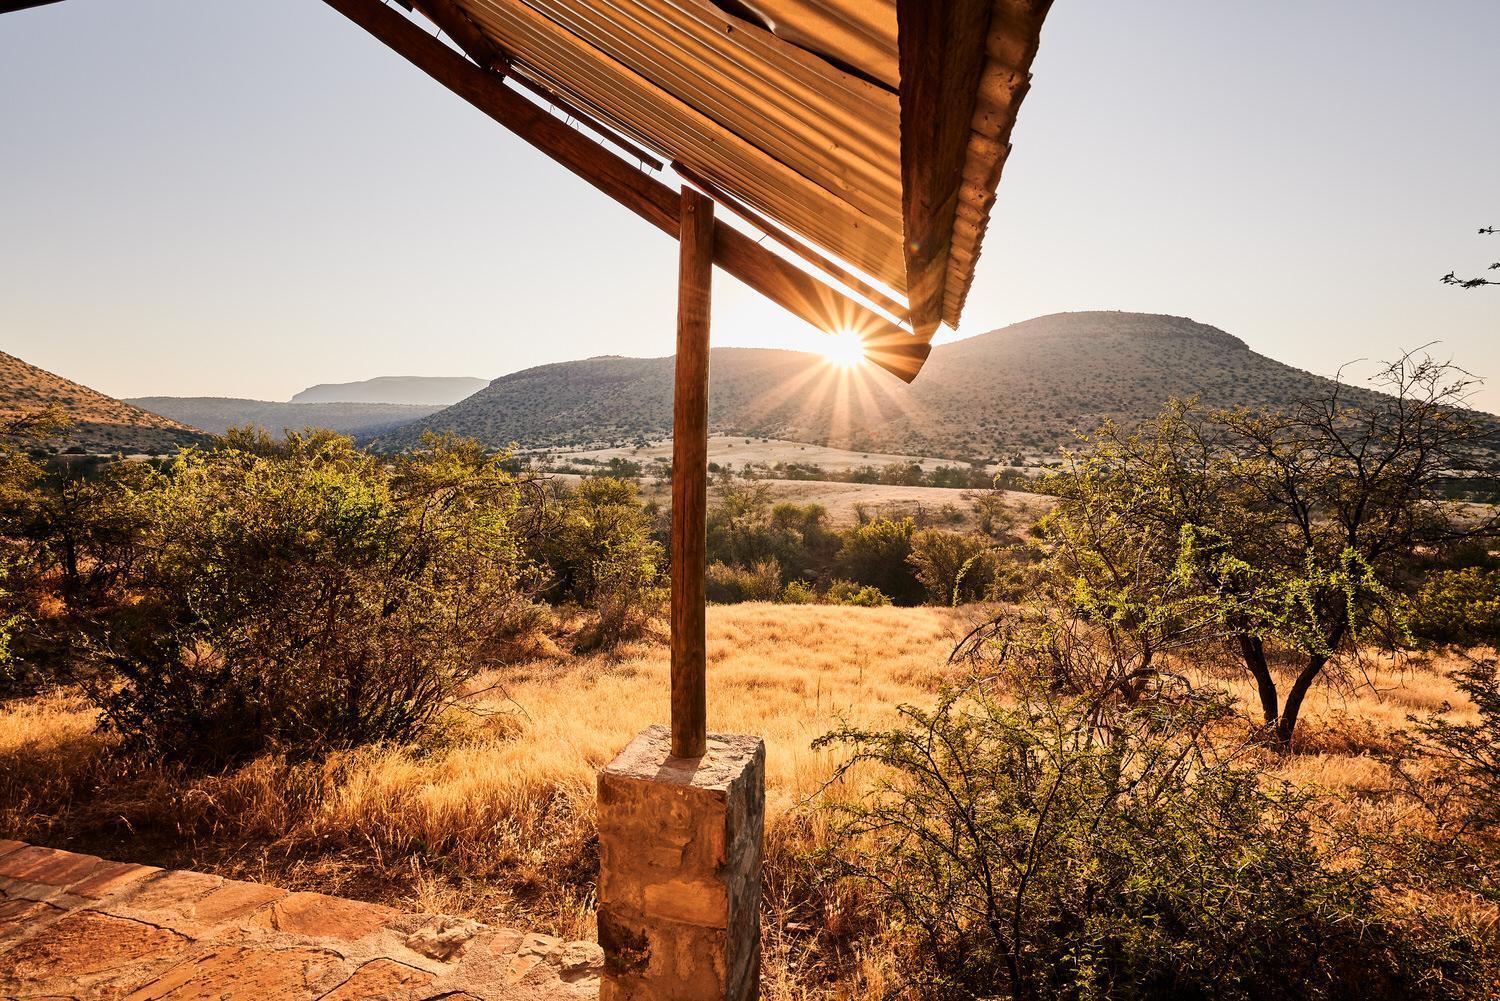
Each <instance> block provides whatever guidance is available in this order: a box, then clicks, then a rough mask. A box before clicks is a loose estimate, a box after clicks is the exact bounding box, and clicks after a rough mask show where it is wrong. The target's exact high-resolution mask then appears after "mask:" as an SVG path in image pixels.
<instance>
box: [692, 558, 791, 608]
mask: <svg viewBox="0 0 1500 1001" xmlns="http://www.w3.org/2000/svg"><path fill="white" fill-rule="evenodd" d="M704 587H705V589H706V591H707V593H708V600H709V601H714V602H718V603H720V604H723V605H734V604H738V603H739V602H742V601H775V600H776V599H778V598H780V597H781V567H780V566H778V565H777V563H776V561H775V560H764V561H762V562H760V563H757V564H756V565H755V566H754V567H751V568H748V569H747V568H745V567H735V566H730V565H728V564H726V563H710V564H709V565H708V572H707V575H706V577H705V579H704Z"/></svg>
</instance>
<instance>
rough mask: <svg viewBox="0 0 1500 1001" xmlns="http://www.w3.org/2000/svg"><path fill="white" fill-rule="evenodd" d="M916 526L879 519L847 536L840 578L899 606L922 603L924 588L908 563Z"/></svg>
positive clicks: (906, 521) (840, 558)
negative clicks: (888, 599)
mask: <svg viewBox="0 0 1500 1001" xmlns="http://www.w3.org/2000/svg"><path fill="white" fill-rule="evenodd" d="M915 531H916V523H915V522H914V521H913V520H912V519H910V518H902V519H900V520H894V519H889V518H876V519H874V520H872V521H867V522H865V523H864V524H861V525H856V526H855V527H854V528H851V529H849V530H848V531H847V532H845V533H844V542H843V546H842V547H841V548H840V549H839V555H838V560H837V561H836V566H837V569H838V573H839V576H841V577H844V578H846V579H848V580H852V581H855V582H857V583H860V584H868V585H870V586H871V587H874V588H877V589H879V591H880V592H881V593H882V594H884V595H886V596H887V597H889V598H890V599H891V600H892V601H894V602H895V603H896V604H898V605H914V604H917V603H918V602H920V601H921V600H922V585H921V583H920V582H918V580H917V576H916V570H915V568H914V567H913V566H912V565H911V563H910V562H909V561H908V559H909V557H910V556H911V543H912V535H913V534H914V533H915Z"/></svg>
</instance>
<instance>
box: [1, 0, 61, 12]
mask: <svg viewBox="0 0 1500 1001" xmlns="http://www.w3.org/2000/svg"><path fill="white" fill-rule="evenodd" d="M57 2H58V0H0V14H10V13H12V12H14V11H18V10H26V9H27V8H28V7H45V6H47V5H48V4H49V3H57Z"/></svg>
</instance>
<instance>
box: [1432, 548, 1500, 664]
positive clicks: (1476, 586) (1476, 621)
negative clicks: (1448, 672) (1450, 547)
mask: <svg viewBox="0 0 1500 1001" xmlns="http://www.w3.org/2000/svg"><path fill="white" fill-rule="evenodd" d="M1410 626H1411V631H1412V634H1413V635H1415V636H1417V637H1419V638H1421V639H1424V640H1429V641H1431V642H1434V643H1464V644H1480V643H1482V644H1486V645H1489V646H1497V645H1500V569H1494V568H1489V567H1465V568H1463V569H1461V570H1440V571H1437V572H1436V573H1432V574H1429V575H1428V576H1427V578H1426V579H1425V580H1424V581H1423V582H1422V585H1421V587H1420V588H1418V590H1417V595H1416V598H1415V600H1414V602H1413V607H1412V613H1411V623H1410Z"/></svg>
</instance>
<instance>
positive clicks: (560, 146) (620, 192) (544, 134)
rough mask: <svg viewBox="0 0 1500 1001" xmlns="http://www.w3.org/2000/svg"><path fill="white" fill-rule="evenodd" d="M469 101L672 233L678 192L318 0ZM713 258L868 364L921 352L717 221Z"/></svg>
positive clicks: (523, 103)
mask: <svg viewBox="0 0 1500 1001" xmlns="http://www.w3.org/2000/svg"><path fill="white" fill-rule="evenodd" d="M324 2H325V3H326V4H328V6H330V7H332V8H333V9H334V10H336V11H338V12H339V13H341V14H343V15H344V16H345V17H347V18H348V19H349V20H351V21H353V22H354V23H355V24H357V25H359V26H360V27H362V28H364V29H365V30H366V31H367V32H369V33H370V34H371V35H373V36H375V38H377V39H378V40H379V41H381V42H383V43H384V44H385V45H386V46H388V47H389V48H391V49H392V50H394V51H395V52H396V53H397V54H399V55H401V56H402V57H403V58H405V59H406V60H407V61H408V62H410V63H411V64H412V65H414V66H416V67H417V68H418V69H420V70H422V71H423V72H424V73H426V74H427V75H428V76H430V77H432V78H433V79H434V80H436V81H437V82H439V83H441V84H442V85H443V86H445V87H447V88H448V89H449V90H451V91H453V92H454V93H455V94H457V95H458V96H459V97H462V98H463V99H464V100H466V101H468V102H469V103H470V104H472V105H473V106H474V107H475V108H478V109H479V110H480V111H482V112H484V113H485V114H486V115H488V116H489V117H490V118H492V119H494V120H495V121H496V122H498V123H499V124H501V125H503V126H505V127H506V128H508V129H510V130H511V131H512V132H514V133H515V134H516V135H518V136H520V137H521V138H522V139H525V140H526V141H527V142H529V143H530V144H531V145H532V146H535V147H536V148H537V149H538V150H540V151H541V152H543V153H545V154H546V155H547V156H549V157H551V158H552V159H553V160H555V161H557V162H558V163H560V164H562V165H563V166H564V167H566V168H567V169H568V170H570V171H572V172H573V173H574V174H576V175H578V176H579V177H581V178H583V179H584V180H585V181H588V182H589V183H590V184H592V185H593V186H594V187H595V188H597V189H598V190H600V191H602V192H604V193H605V194H607V195H609V196H610V197H611V198H613V199H615V200H616V201H618V202H619V203H620V204H622V205H624V206H625V207H627V208H629V209H630V210H631V211H633V212H635V213H636V214H637V215H639V216H640V217H641V218H643V219H645V220H646V221H647V222H649V223H651V224H652V225H653V226H655V227H656V228H657V229H659V230H662V231H663V232H665V233H668V234H669V235H671V236H673V237H674V238H675V237H677V236H678V235H679V231H680V214H681V197H680V196H679V194H678V193H677V192H676V191H673V190H672V189H671V188H669V187H667V186H666V185H665V184H663V183H661V182H660V181H658V180H656V179H655V178H653V177H651V176H650V175H649V174H646V173H645V172H643V171H641V170H639V169H637V168H636V167H635V166H634V165H633V164H631V163H630V162H628V161H626V160H625V159H623V158H621V157H619V156H617V155H616V154H614V153H612V152H610V151H609V150H608V149H606V148H604V147H603V146H601V145H600V144H599V143H597V142H594V141H593V140H592V139H589V138H588V137H587V136H585V135H583V134H582V133H580V132H578V131H577V130H576V129H573V128H570V127H568V126H567V125H566V124H564V123H563V122H561V121H559V120H558V119H556V118H555V117H553V116H552V115H551V114H549V113H548V112H547V111H546V110H545V109H543V108H541V107H539V106H538V105H536V104H533V103H532V102H531V101H529V100H527V99H526V98H524V97H522V96H521V95H520V94H518V93H517V92H516V91H514V90H512V89H511V88H510V87H508V86H506V84H505V80H504V78H503V77H502V76H500V75H499V74H497V73H493V72H490V71H487V70H485V69H482V68H480V67H479V66H477V65H475V64H474V63H472V62H470V61H469V60H467V59H465V58H464V57H463V56H462V55H460V54H459V53H457V52H455V51H454V50H453V49H451V48H449V47H448V46H447V45H444V44H443V43H442V42H440V41H438V40H437V39H435V38H433V37H431V36H430V35H428V34H427V33H426V32H424V31H422V30H421V29H420V28H419V27H417V26H416V25H415V24H413V23H412V22H411V21H409V20H407V18H406V17H405V16H403V15H402V14H400V13H398V12H397V11H396V10H394V9H392V8H390V7H387V6H385V5H384V4H383V3H381V2H380V0H324ZM714 263H715V264H717V265H718V266H719V267H721V268H723V269H724V270H725V271H727V272H729V273H730V274H731V275H733V276H734V277H736V278H738V279H739V280H740V281H742V282H744V283H745V284H747V285H749V286H750V287H751V288H753V289H755V290H757V291H758V292H760V293H761V294H762V295H764V296H766V297H767V298H769V299H771V300H772V301H773V302H775V303H777V304H779V305H781V306H782V307H783V308H785V309H787V310H789V311H790V312H792V313H794V314H795V315H797V316H799V317H801V318H802V319H804V320H806V321H807V322H808V323H811V324H813V325H814V326H816V327H818V328H819V329H822V330H825V331H828V332H838V331H853V332H855V333H858V334H859V335H860V336H861V337H863V338H864V340H865V346H866V353H867V355H868V357H869V359H870V361H871V362H873V363H874V364H876V365H879V366H880V367H881V368H884V369H885V370H886V371H888V372H890V373H892V374H893V375H895V376H897V377H898V378H900V379H903V380H905V381H907V382H910V381H911V380H912V379H914V378H916V375H917V373H918V372H919V371H921V368H922V365H923V363H924V362H925V361H926V360H927V355H928V352H929V350H930V348H929V345H928V344H927V343H926V341H925V340H923V339H920V338H915V337H912V336H911V335H910V334H909V333H907V332H906V331H905V330H903V329H902V328H901V327H900V326H898V325H897V324H895V323H892V322H891V321H890V320H888V319H886V318H885V317H883V316H881V315H880V314H879V313H876V312H875V311H874V310H872V309H869V308H868V307H866V306H864V305H861V304H860V303H858V302H855V301H854V300H853V299H851V298H849V297H848V296H846V295H843V294H842V293H840V292H838V291H836V290H835V289H832V288H830V287H828V286H827V285H825V284H823V283H822V282H820V281H818V280H817V279H815V278H814V277H813V276H812V275H810V274H808V273H807V272H805V271H803V270H802V269H800V268H798V267H797V266H796V265H794V264H792V263H791V262H790V261H787V260H785V259H783V258H781V257H779V256H777V255H776V254H773V253H771V252H770V251H769V250H766V249H765V248H764V247H761V246H759V245H758V244H757V243H756V242H755V241H754V240H752V239H750V237H748V236H746V235H745V234H744V233H741V232H739V231H738V230H736V229H734V228H733V227H731V226H728V225H726V224H725V223H722V222H716V223H715V225H714Z"/></svg>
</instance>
